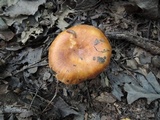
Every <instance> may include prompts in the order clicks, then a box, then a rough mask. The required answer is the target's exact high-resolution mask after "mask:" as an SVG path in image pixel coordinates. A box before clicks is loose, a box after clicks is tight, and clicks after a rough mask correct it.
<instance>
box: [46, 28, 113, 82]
mask: <svg viewBox="0 0 160 120" xmlns="http://www.w3.org/2000/svg"><path fill="white" fill-rule="evenodd" d="M111 51H112V48H111V46H110V43H109V41H108V39H107V38H106V36H105V35H104V34H103V33H102V32H101V31H100V30H99V29H97V28H95V27H93V26H90V25H76V26H73V27H71V28H69V29H67V30H65V31H63V32H61V33H60V34H59V35H58V36H57V37H56V38H55V40H54V41H53V42H52V44H51V46H50V48H49V67H50V68H51V69H52V70H53V71H55V72H56V78H57V79H58V80H59V81H61V82H63V83H65V84H78V83H80V82H82V81H85V80H88V79H92V78H95V77H96V76H97V75H98V74H99V73H101V72H102V71H103V70H104V69H105V68H106V67H107V66H108V64H109V62H110V57H111Z"/></svg>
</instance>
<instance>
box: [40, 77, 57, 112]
mask: <svg viewBox="0 0 160 120" xmlns="http://www.w3.org/2000/svg"><path fill="white" fill-rule="evenodd" d="M57 93H58V80H57V84H56V90H55V93H54V96H53V97H52V99H51V100H50V102H49V103H48V104H47V106H46V107H45V108H44V110H43V111H42V113H44V112H45V111H46V110H47V108H48V106H49V105H50V104H52V102H53V100H54V99H55V97H56V96H57Z"/></svg>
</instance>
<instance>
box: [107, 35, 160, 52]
mask: <svg viewBox="0 0 160 120" xmlns="http://www.w3.org/2000/svg"><path fill="white" fill-rule="evenodd" d="M105 34H106V36H108V38H110V39H116V40H127V41H129V42H131V43H133V44H135V45H137V46H139V47H141V48H143V49H145V50H146V51H148V52H150V53H151V54H153V55H160V47H158V44H157V45H154V44H152V43H151V41H153V40H149V39H147V38H142V37H139V36H136V35H133V34H130V33H121V32H106V33H105Z"/></svg>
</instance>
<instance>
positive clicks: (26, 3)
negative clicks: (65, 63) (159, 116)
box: [0, 0, 160, 120]
mask: <svg viewBox="0 0 160 120" xmlns="http://www.w3.org/2000/svg"><path fill="white" fill-rule="evenodd" d="M156 2H157V1H155V2H153V4H152V7H153V6H154V5H155V3H156ZM124 3H125V4H124ZM140 3H143V6H141V4H140ZM126 4H127V5H130V2H129V1H121V0H120V1H118V2H116V1H112V2H111V1H105V2H104V1H99V0H92V1H91V0H90V1H88V2H87V1H86V0H84V1H56V0H53V1H48V0H47V1H46V0H36V1H35V0H34V1H30V0H13V1H10V0H7V1H6V0H1V1H0V15H1V16H0V23H1V24H0V40H1V41H0V46H2V47H1V49H0V55H1V56H0V60H1V61H2V62H1V63H2V64H0V69H1V71H0V79H1V80H0V86H1V89H3V90H2V91H1V93H0V94H1V95H2V96H1V97H2V98H5V97H4V95H7V94H11V93H12V94H13V96H14V94H16V95H15V97H16V99H18V100H16V101H18V102H19V101H21V102H22V103H21V105H20V106H18V107H17V103H15V102H13V103H11V104H12V105H13V106H12V107H10V105H9V104H7V100H5V99H1V100H0V103H2V104H3V103H4V104H5V105H6V106H7V107H8V108H9V110H10V111H12V110H15V111H16V110H17V111H18V110H19V112H15V113H16V114H14V113H13V114H12V115H11V116H10V119H11V118H13V117H16V118H17V119H18V120H20V119H24V118H26V119H34V118H36V119H40V120H41V119H44V120H45V119H57V120H58V119H67V118H69V119H73V120H82V119H88V120H95V119H96V120H98V119H99V120H102V119H103V118H106V119H124V118H130V119H142V118H143V119H144V118H146V119H149V118H154V117H155V116H154V115H153V114H154V112H155V113H156V112H157V113H158V111H154V110H153V109H152V107H151V108H150V109H147V108H144V106H145V101H143V98H145V99H147V103H148V104H153V103H154V101H156V100H157V99H159V97H160V95H159V94H160V89H159V88H160V87H159V78H160V77H159V76H160V73H159V71H158V70H159V67H158V65H156V64H158V62H157V61H158V60H159V52H157V51H156V50H154V49H153V48H152V49H150V48H147V47H145V45H142V43H138V40H142V41H143V42H144V41H145V42H144V44H145V43H147V45H151V46H156V48H157V46H158V44H155V43H158V42H157V41H156V39H158V37H157V34H156V33H157V32H158V29H155V28H154V30H153V29H152V27H151V28H149V30H150V31H151V34H150V33H149V32H148V31H146V26H149V25H148V22H144V21H143V20H142V19H140V18H139V17H137V18H136V17H133V16H131V15H130V14H128V15H125V14H126V13H125V11H127V10H128V9H127V5H126ZM134 4H135V6H138V7H140V9H144V8H142V7H146V8H147V9H146V8H145V9H146V13H142V14H138V15H140V16H141V15H142V16H145V17H146V18H147V19H148V16H149V15H150V12H149V10H151V11H153V10H154V11H156V9H157V6H156V5H155V6H154V7H153V9H152V7H147V6H148V3H147V2H143V1H140V2H137V1H135V3H134ZM135 6H134V7H135ZM28 8H29V9H28ZM95 8H97V9H95ZM127 12H128V11H127ZM133 14H134V13H133ZM146 14H148V15H146ZM156 14H157V11H156V13H155V14H153V15H152V16H151V17H152V18H154V19H155V18H156V17H155V16H154V15H156ZM79 23H81V24H82V23H85V24H92V25H94V26H96V27H99V28H101V29H102V31H104V33H106V35H108V37H109V38H110V42H111V44H112V46H113V57H112V60H111V64H110V66H109V68H107V69H106V70H105V71H104V72H103V73H102V74H101V75H100V76H98V77H97V78H96V79H94V80H92V81H88V82H86V83H82V84H80V85H77V86H65V85H63V84H61V83H59V84H58V86H57V85H56V83H57V80H56V79H55V78H54V72H53V71H51V70H50V69H49V67H48V63H47V50H48V47H49V45H50V43H51V42H52V41H53V39H54V38H55V36H56V35H57V34H58V33H59V32H60V31H62V30H65V29H66V28H67V27H69V26H72V25H75V24H79ZM137 23H138V24H137ZM150 24H151V26H155V24H156V25H157V23H154V24H152V23H150ZM117 31H118V32H119V31H122V32H123V34H119V35H126V36H118V37H117V36H114V35H115V33H117ZM128 32H130V33H133V35H131V34H128ZM153 32H154V35H153ZM109 33H112V34H109ZM146 33H147V34H148V33H149V37H150V38H152V37H153V38H154V39H153V38H152V40H151V41H152V42H151V41H150V40H149V39H147V37H146ZM130 37H131V38H138V39H136V40H137V41H136V42H137V43H136V42H135V40H134V39H131V38H130ZM141 37H143V39H141ZM144 37H146V38H144ZM117 38H118V39H117ZM128 38H129V39H128ZM127 40H128V41H127ZM146 40H148V41H147V42H146ZM142 48H143V49H142ZM146 51H149V52H150V53H148V52H146ZM155 55H156V56H155ZM3 61H4V62H3ZM56 90H58V92H57V95H56V97H55V99H53V101H50V100H51V98H52V97H53V96H54V95H55V94H56ZM10 92H11V93H10ZM125 98H126V99H125ZM6 99H7V97H6ZM12 99H13V100H14V98H12ZM125 100H127V102H126V101H125ZM141 100H142V101H141ZM50 102H51V103H50ZM49 103H50V105H49V106H48V107H47V111H45V112H44V113H41V112H42V111H43V110H44V109H45V108H46V106H47V104H49ZM127 103H128V104H127ZM129 104H131V105H129ZM137 104H138V105H137ZM157 104H159V103H157ZM26 105H29V107H28V106H27V108H24V106H26ZM136 105H137V106H136ZM153 106H154V105H153ZM28 108H29V109H28ZM142 108H144V109H142ZM157 109H159V108H157ZM0 111H1V110H0ZM10 111H9V113H11V112H10ZM111 113H112V115H111ZM130 113H132V114H130ZM0 114H1V115H2V119H4V117H6V116H7V115H5V112H1V113H0ZM7 117H8V116H7Z"/></svg>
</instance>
